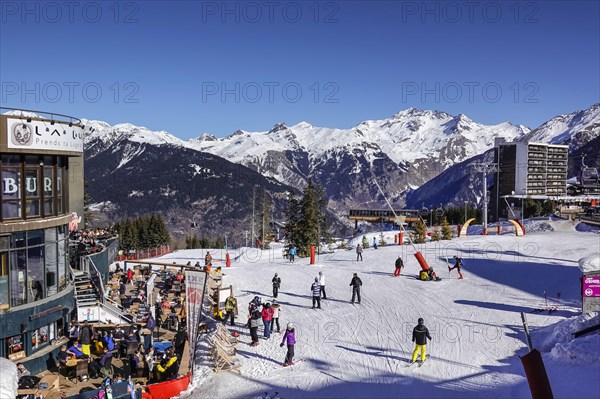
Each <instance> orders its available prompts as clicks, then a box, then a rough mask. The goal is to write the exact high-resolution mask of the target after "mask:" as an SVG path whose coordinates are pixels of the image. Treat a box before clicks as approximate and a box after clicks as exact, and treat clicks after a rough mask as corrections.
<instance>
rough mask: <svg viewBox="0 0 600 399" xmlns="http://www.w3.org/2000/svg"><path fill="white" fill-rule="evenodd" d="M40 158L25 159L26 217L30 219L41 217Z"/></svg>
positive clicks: (28, 157)
mask: <svg viewBox="0 0 600 399" xmlns="http://www.w3.org/2000/svg"><path fill="white" fill-rule="evenodd" d="M40 171H41V165H40V157H38V156H26V157H25V215H26V216H27V217H28V218H30V217H36V216H41V214H42V213H41V209H40V200H41V190H40V180H41V179H40Z"/></svg>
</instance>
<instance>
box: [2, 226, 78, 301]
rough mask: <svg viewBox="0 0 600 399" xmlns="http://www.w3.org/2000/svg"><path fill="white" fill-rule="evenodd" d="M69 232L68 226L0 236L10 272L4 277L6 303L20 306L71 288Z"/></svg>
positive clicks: (3, 286) (3, 293)
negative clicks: (68, 261) (68, 247)
mask: <svg viewBox="0 0 600 399" xmlns="http://www.w3.org/2000/svg"><path fill="white" fill-rule="evenodd" d="M65 232H66V226H59V227H51V228H48V229H44V230H32V231H28V232H27V233H24V232H20V233H14V234H12V235H11V236H10V239H9V238H8V237H4V239H2V237H0V254H3V257H4V259H5V261H4V262H5V265H6V269H8V274H6V275H4V276H0V298H2V295H4V296H6V297H7V298H8V299H7V301H6V302H3V303H9V304H10V306H18V305H22V304H25V303H31V302H35V301H39V300H40V299H44V298H46V297H48V296H51V295H55V294H57V293H58V292H59V291H61V290H63V289H64V288H65V287H66V286H67V272H66V261H67V259H66V247H65V246H66V244H67V240H66V237H65V236H66V234H65ZM3 242H4V245H2V243H3ZM0 260H1V259H0ZM2 279H4V280H2ZM2 281H4V285H2V284H3V283H2Z"/></svg>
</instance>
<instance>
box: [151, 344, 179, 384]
mask: <svg viewBox="0 0 600 399" xmlns="http://www.w3.org/2000/svg"><path fill="white" fill-rule="evenodd" d="M165 355H166V356H165V357H166V360H164V361H162V362H161V363H160V364H157V365H156V367H154V371H155V378H156V380H157V381H167V380H168V379H171V378H172V377H173V376H174V375H177V370H174V369H175V368H176V367H177V356H176V355H175V353H174V352H173V349H170V348H169V349H167V350H166V352H165Z"/></svg>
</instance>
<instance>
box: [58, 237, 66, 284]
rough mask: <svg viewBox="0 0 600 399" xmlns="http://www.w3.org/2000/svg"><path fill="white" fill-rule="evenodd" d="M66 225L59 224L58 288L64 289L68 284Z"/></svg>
mask: <svg viewBox="0 0 600 399" xmlns="http://www.w3.org/2000/svg"><path fill="white" fill-rule="evenodd" d="M65 231H67V228H66V227H65V226H59V227H58V228H57V232H58V258H57V260H58V262H57V263H58V289H59V290H62V289H64V288H65V287H66V286H67V245H68V241H67V240H65Z"/></svg>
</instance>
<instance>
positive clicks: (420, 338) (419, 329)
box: [411, 317, 431, 363]
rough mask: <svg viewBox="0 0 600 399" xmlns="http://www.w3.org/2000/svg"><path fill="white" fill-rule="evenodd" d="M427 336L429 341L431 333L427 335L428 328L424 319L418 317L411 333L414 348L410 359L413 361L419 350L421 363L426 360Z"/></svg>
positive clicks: (415, 359)
mask: <svg viewBox="0 0 600 399" xmlns="http://www.w3.org/2000/svg"><path fill="white" fill-rule="evenodd" d="M427 338H429V340H430V341H431V335H429V330H428V329H427V327H425V321H424V320H423V318H421V317H419V320H417V326H416V327H415V328H414V329H413V333H412V342H414V343H415V344H416V345H415V350H414V351H413V354H412V361H411V363H414V362H416V361H417V356H418V355H419V352H421V363H423V362H424V361H425V360H426V358H427V357H426V356H427Z"/></svg>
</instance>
